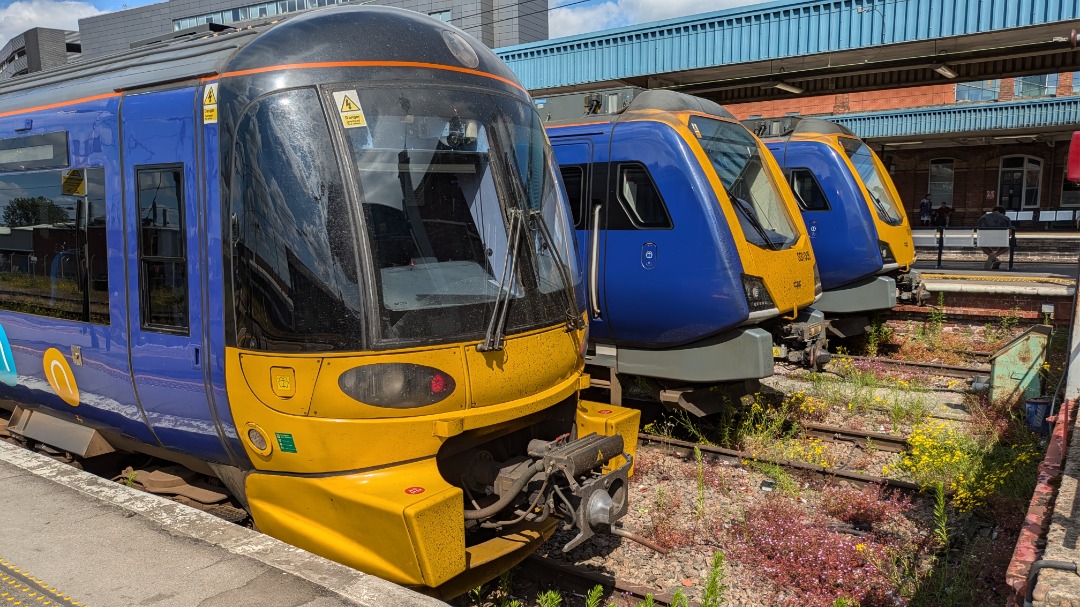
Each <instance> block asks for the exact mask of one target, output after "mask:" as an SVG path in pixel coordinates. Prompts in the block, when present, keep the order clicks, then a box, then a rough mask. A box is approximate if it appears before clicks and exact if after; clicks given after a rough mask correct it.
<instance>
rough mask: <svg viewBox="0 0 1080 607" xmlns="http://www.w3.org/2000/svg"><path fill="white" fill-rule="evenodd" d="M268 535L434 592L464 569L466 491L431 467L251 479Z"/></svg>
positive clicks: (256, 513)
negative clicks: (464, 505)
mask: <svg viewBox="0 0 1080 607" xmlns="http://www.w3.org/2000/svg"><path fill="white" fill-rule="evenodd" d="M246 489H247V497H248V504H249V505H250V507H251V515H252V518H253V519H254V521H255V525H256V526H257V527H258V528H259V530H260V531H262V532H263V533H267V534H269V535H272V536H274V537H276V538H278V539H280V540H282V541H285V542H288V543H290V544H293V545H294V546H299V547H300V548H303V549H305V550H308V551H311V552H314V553H316V554H319V555H321V556H324V557H327V558H329V559H332V560H335V561H337V562H339V563H343V564H345V565H348V566H350V567H354V568H356V569H360V570H363V571H366V572H368V573H371V574H374V575H377V576H379V577H382V578H386V579H388V580H391V581H394V582H397V583H399V584H406V585H413V586H423V585H427V586H437V585H439V584H441V583H443V582H445V581H447V580H449V579H450V578H452V577H453V576H455V575H457V574H458V573H461V572H462V571H464V570H465V531H464V528H463V526H462V524H461V520H462V516H463V514H462V513H463V509H462V501H461V500H462V497H461V490H459V489H457V488H456V487H452V486H450V485H448V484H446V482H445V481H443V479H442V477H440V476H439V471H438V468H437V467H436V465H435V461H434V460H427V461H424V462H416V463H412V464H405V465H401V466H394V467H391V468H386V469H383V470H379V471H375V472H368V473H359V474H350V475H342V476H331V477H324V478H314V477H299V476H282V475H272V474H260V473H254V474H251V475H249V476H248V477H247V483H246Z"/></svg>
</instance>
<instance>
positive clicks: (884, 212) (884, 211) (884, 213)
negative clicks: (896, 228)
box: [866, 188, 896, 223]
mask: <svg viewBox="0 0 1080 607" xmlns="http://www.w3.org/2000/svg"><path fill="white" fill-rule="evenodd" d="M866 193H867V194H869V195H870V199H871V200H873V201H874V206H875V207H877V210H878V215H880V216H881V220H882V221H884V222H885V223H892V222H893V221H896V218H895V217H893V216H892V213H890V212H889V209H888V207H886V206H885V203H884V202H881V199H880V198H878V197H877V196H875V195H874V193H873V192H871V191H870V188H866Z"/></svg>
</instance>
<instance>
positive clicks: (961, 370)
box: [844, 355, 990, 379]
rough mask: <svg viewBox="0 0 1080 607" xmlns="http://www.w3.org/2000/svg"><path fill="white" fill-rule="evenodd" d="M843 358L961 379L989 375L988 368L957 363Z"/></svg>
mask: <svg viewBox="0 0 1080 607" xmlns="http://www.w3.org/2000/svg"><path fill="white" fill-rule="evenodd" d="M844 358H847V359H850V360H855V361H865V362H872V363H880V364H883V365H885V366H889V367H899V368H907V369H918V370H921V371H930V372H932V373H934V374H935V375H943V376H945V377H959V378H963V379H973V378H975V377H978V376H980V375H989V374H990V370H989V369H981V368H977V367H961V366H957V365H943V364H939V363H923V362H915V361H910V360H896V359H894V358H880V357H870V356H849V355H845V356H844Z"/></svg>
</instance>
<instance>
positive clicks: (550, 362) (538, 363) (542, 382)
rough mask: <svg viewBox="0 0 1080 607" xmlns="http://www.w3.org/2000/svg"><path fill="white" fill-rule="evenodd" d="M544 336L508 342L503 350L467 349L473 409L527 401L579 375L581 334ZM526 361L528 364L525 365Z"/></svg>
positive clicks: (563, 331) (559, 332) (561, 332)
mask: <svg viewBox="0 0 1080 607" xmlns="http://www.w3.org/2000/svg"><path fill="white" fill-rule="evenodd" d="M544 335H545V339H512V340H507V341H506V343H505V346H504V348H503V349H502V350H501V351H496V352H478V351H477V350H476V346H468V347H466V348H465V364H466V367H467V368H468V373H469V379H470V380H471V385H472V391H471V392H470V397H471V398H470V401H471V402H470V406H472V407H487V406H490V405H494V404H498V403H504V402H507V401H510V400H517V399H519V398H525V397H527V396H529V395H530V394H536V393H538V392H541V391H543V390H544V389H545V388H546V387H547V386H552V385H556V384H560V383H562V382H564V381H566V380H567V379H569V378H570V377H571V376H573V377H575V378H576V377H577V376H578V375H580V373H581V359H580V358H579V357H578V354H577V352H578V346H579V344H580V343H581V338H580V335H578V334H577V333H575V332H569V331H566V330H562V331H550V332H548V333H545V334H544ZM523 361H527V363H526V365H525V366H522V364H521V363H522V362H523Z"/></svg>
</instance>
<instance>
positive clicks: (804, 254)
mask: <svg viewBox="0 0 1080 607" xmlns="http://www.w3.org/2000/svg"><path fill="white" fill-rule="evenodd" d="M796 255H797V256H798V258H799V261H813V260H814V254H813V253H811V252H810V251H798V252H797V253H796Z"/></svg>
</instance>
